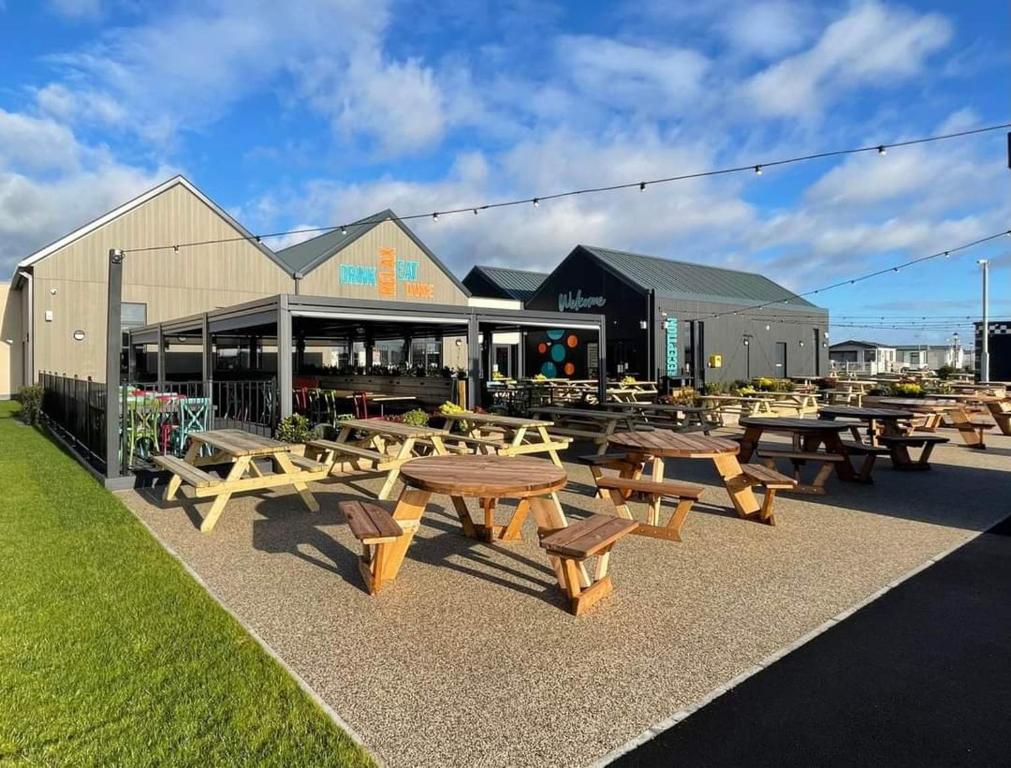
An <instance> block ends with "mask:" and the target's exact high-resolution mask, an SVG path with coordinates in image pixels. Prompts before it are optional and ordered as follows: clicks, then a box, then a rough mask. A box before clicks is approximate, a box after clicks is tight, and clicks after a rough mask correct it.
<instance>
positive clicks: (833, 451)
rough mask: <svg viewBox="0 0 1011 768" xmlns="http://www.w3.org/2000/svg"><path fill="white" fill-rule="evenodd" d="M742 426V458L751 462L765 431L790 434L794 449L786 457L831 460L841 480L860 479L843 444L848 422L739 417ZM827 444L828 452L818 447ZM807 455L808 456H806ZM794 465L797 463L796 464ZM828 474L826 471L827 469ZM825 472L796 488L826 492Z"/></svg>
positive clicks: (772, 453)
mask: <svg viewBox="0 0 1011 768" xmlns="http://www.w3.org/2000/svg"><path fill="white" fill-rule="evenodd" d="M740 425H741V426H742V427H744V436H743V437H742V438H741V461H748V460H750V459H751V456H752V454H753V453H754V452H755V450H756V449H757V448H758V442H759V440H760V439H761V437H762V433H764V432H774V433H777V434H784V435H789V436H790V438H791V440H792V443H793V452H792V454H791V453H783V454H782V456H783V457H784V458H789V459H790V460H791V461H794V462H800V461H808V460H810V461H821V462H822V463H823V467H827V466H828V464H829V463H831V464H832V466H833V468H834V469H835V473H836V475H837V476H838V477H839V479H840V480H846V481H849V482H858V481H860V480H861V478H860V477H859V476H858V475H857V473H856V470H855V469H854V467H853V463H852V462H851V461H850V457H849V454H848V453H847V451H846V447H845V446H844V445H843V442H842V438H841V437H840V433H842V432H846V431H847V430H849V428H850V427H849V425H848V424H844V423H842V422H837V421H828V420H826V419H792V418H786V417H777V418H773V419H766V418H754V417H746V418H743V419H741V420H740ZM821 445H824V446H825V452H824V453H821V454H819V453H817V450H818V447H819V446H821ZM778 453H780V452H778V451H776V452H772V451H770V452H769V455H770V456H771V455H776V454H778ZM805 457H806V458H805ZM795 466H797V465H796V463H795ZM826 474H827V470H826ZM824 480H825V475H823V474H821V473H819V476H818V478H817V479H816V480H815V482H814V483H811V484H808V485H798V487H797V490H798V491H801V492H810V493H823V492H824Z"/></svg>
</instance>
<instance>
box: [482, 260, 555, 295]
mask: <svg viewBox="0 0 1011 768" xmlns="http://www.w3.org/2000/svg"><path fill="white" fill-rule="evenodd" d="M472 275H479V276H481V277H484V278H485V280H487V281H488V282H489V283H491V284H492V285H493V286H494V287H495V288H497V289H498V290H499V292H500V293H501V294H502V295H503V297H508V298H511V299H516V300H517V301H526V300H527V299H529V298H530V297H531V296H533V295H534V292H535V291H536V290H537V289H538V288H540V287H541V283H543V282H544V280H545V279H546V278H547V276H548V275H547V273H546V272H531V271H528V270H524V269H509V268H507V267H485V266H481V265H475V266H474V267H473V268H472V269H471V270H470V272H469V273H468V274H467V277H465V278H464V279H463V284H464V285H466V286H467V287H468V288H470V289H471V291H472V292H475V291H476V290H477V289H476V287H475V285H472V284H471V283H473V282H475V281H474V280H473V279H472V277H471V276H472ZM494 298H499V297H494Z"/></svg>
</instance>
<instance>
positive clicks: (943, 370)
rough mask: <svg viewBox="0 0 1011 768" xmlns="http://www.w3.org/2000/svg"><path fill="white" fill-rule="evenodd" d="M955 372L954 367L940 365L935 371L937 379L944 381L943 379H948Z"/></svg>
mask: <svg viewBox="0 0 1011 768" xmlns="http://www.w3.org/2000/svg"><path fill="white" fill-rule="evenodd" d="M954 372H955V366H953V365H942V366H941V367H940V368H938V369H937V378H939V379H941V381H944V380H945V379H950V378H951V375H952V374H953V373H954Z"/></svg>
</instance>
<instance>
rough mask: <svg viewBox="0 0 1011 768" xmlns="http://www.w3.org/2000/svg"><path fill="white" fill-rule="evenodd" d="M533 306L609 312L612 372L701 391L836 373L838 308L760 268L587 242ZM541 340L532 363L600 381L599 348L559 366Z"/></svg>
mask: <svg viewBox="0 0 1011 768" xmlns="http://www.w3.org/2000/svg"><path fill="white" fill-rule="evenodd" d="M526 306H527V307H530V308H533V309H552V310H557V311H561V312H574V313H579V312H590V313H598V312H599V313H603V314H604V315H605V316H606V317H607V318H608V322H607V341H606V345H607V349H606V360H607V366H608V374H609V375H611V376H634V377H637V378H641V379H651V380H663V379H670V380H674V381H680V382H684V383H689V384H693V385H696V386H700V385H702V384H705V383H707V382H714V381H733V380H736V379H749V378H752V377H755V376H772V377H787V376H818V375H823V374H824V373H827V371H828V349H827V347H828V344H827V341H826V339H827V338H828V312H827V311H826V310H824V309H822V308H820V307H817V306H815V305H814V304H812V303H811V302H809V301H807V300H806V299H804V298H802V297H800V296H798V295H797V294H796V293H794V292H793V291H790V290H789V289H788V288H785V287H784V286H782V285H779V284H778V283H776V282H774V281H772V280H770V279H769V278H767V277H765V276H763V275H761V274H758V273H754V272H744V271H740V270H734V269H725V268H722V267H712V266H708V265H704V264H693V263H689V262H683V261H673V260H669V259H662V258H657V257H655V256H646V255H642V254H637V253H630V252H628V251H620V250H614V249H611V248H602V247H598V246H589V245H577V246H576V247H575V248H574V249H573V250H572V252H571V253H569V255H568V256H566V257H565V259H563V260H562V262H561V263H560V264H559V265H558V266H557V267H556V268H555V270H554V271H553V272H552V273H551V274H550V275H548V277H546V278H545V279H544V281H543V282H542V283H541V285H540V287H539V288H538V289H537V290H536V291H535V292H534V294H533V295H532V296H531V297H530V298H529V299H528V300H527V303H526ZM531 336H532V338H530V337H528V344H527V348H526V355H527V359H528V361H534V365H535V367H536V364H537V361H539V364H540V367H541V372H542V373H544V374H545V375H548V374H551V373H558V374H562V375H572V376H575V377H576V378H581V377H583V376H592V375H593V371H592V369H591V368H589V367H588V366H589V365H590V363H589V362H587V361H590V360H592V358H593V356H594V353H595V350H593V349H592V348H590V349H588V350H586V354H585V355H580V354H571V355H569V354H566V355H565V357H564V358H563V359H561V360H556V359H554V357H557V356H558V352H557V349H556V346H557V345H552V344H549V343H547V342H545V341H543V340H541V339H539V338H537V337H536V335H531ZM573 349H578V346H577V347H574V348H573ZM542 350H543V351H542ZM584 357H585V360H584V359H583V358H584ZM570 371H571V373H568V372H570Z"/></svg>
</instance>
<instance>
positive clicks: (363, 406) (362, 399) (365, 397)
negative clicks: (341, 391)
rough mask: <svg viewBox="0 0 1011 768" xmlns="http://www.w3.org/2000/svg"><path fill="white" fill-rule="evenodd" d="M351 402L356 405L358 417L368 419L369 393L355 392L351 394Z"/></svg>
mask: <svg viewBox="0 0 1011 768" xmlns="http://www.w3.org/2000/svg"><path fill="white" fill-rule="evenodd" d="M351 398H352V400H351V402H352V404H353V407H354V412H355V418H356V419H367V418H368V417H369V393H368V392H355V393H354V394H352V395H351Z"/></svg>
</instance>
